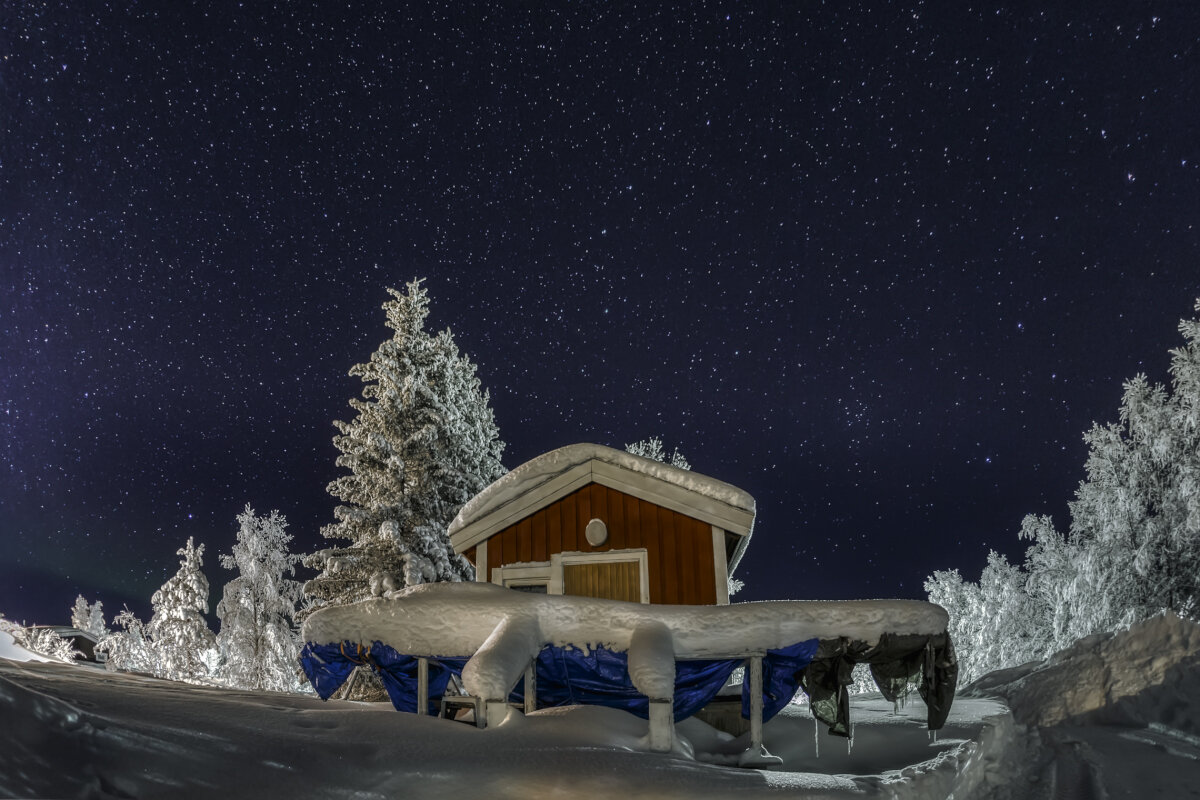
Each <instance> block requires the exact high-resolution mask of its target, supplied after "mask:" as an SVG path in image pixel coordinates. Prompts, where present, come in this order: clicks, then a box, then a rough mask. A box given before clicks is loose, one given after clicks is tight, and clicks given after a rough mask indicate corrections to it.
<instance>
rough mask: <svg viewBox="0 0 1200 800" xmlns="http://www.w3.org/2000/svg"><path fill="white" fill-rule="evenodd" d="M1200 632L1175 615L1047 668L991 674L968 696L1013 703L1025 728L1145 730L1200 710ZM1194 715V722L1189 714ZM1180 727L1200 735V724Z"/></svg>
mask: <svg viewBox="0 0 1200 800" xmlns="http://www.w3.org/2000/svg"><path fill="white" fill-rule="evenodd" d="M1198 667H1200V625H1197V624H1196V623H1195V622H1193V621H1191V620H1186V619H1182V618H1180V617H1178V616H1176V615H1175V614H1173V613H1171V612H1167V613H1165V614H1162V615H1160V616H1157V617H1154V618H1153V619H1149V620H1146V621H1145V622H1141V623H1138V624H1136V625H1133V626H1131V627H1130V628H1128V629H1127V630H1124V631H1121V632H1120V633H1116V634H1096V635H1095V636H1089V637H1087V638H1084V639H1080V640H1079V641H1077V642H1076V643H1075V644H1073V645H1072V646H1071V647H1068V648H1067V649H1065V650H1062V651H1060V652H1058V653H1056V654H1054V655H1053V656H1051V657H1050V658H1048V659H1046V660H1045V661H1043V662H1034V663H1031V664H1025V665H1023V666H1020V667H1014V668H1012V669H1008V670H1001V671H999V672H994V673H991V674H989V675H985V676H984V677H982V678H980V679H979V680H978V681H976V682H975V683H973V684H972V685H971V686H970V687H969V689H968V692H969V693H971V694H973V695H975V696H985V695H994V696H999V697H1003V698H1004V699H1005V700H1007V701H1008V703H1009V705H1010V706H1011V708H1012V710H1013V715H1014V716H1015V717H1016V720H1017V722H1019V723H1021V724H1024V725H1029V726H1036V727H1039V728H1045V727H1050V726H1054V725H1059V724H1062V723H1064V722H1068V721H1070V722H1073V723H1081V722H1099V723H1107V724H1123V725H1145V724H1147V723H1148V722H1152V721H1155V720H1162V719H1167V720H1175V718H1176V717H1177V716H1179V715H1180V711H1181V709H1186V708H1188V707H1189V706H1192V705H1200V669H1198ZM1184 716H1188V715H1186V714H1185V715H1184ZM1191 719H1195V720H1196V721H1194V722H1193V721H1190V719H1185V720H1182V721H1180V723H1179V724H1181V725H1185V727H1187V728H1188V729H1189V730H1190V731H1191V732H1193V733H1200V718H1198V717H1195V716H1192V717H1191Z"/></svg>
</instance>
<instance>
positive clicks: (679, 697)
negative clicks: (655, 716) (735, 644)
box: [512, 647, 741, 722]
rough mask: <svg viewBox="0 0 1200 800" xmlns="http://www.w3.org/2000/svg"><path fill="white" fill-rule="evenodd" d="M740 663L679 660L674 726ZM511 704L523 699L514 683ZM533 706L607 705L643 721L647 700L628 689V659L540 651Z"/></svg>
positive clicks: (598, 652) (597, 652)
mask: <svg viewBox="0 0 1200 800" xmlns="http://www.w3.org/2000/svg"><path fill="white" fill-rule="evenodd" d="M740 663H741V662H740V661H739V660H732V661H729V660H726V661H679V662H676V664H675V704H674V713H675V721H676V722H678V721H679V720H682V719H687V718H688V717H690V716H691V715H692V714H695V713H696V712H697V711H699V710H700V709H701V708H703V707H704V706H705V705H706V704H707V703H708V701H709V700H711V699H712V698H713V697H715V696H716V694H717V692H719V691H720V690H721V687H722V686H724V685H725V684H726V682H728V680H729V675H730V673H732V672H733V670H734V668H735V667H736V666H737V665H738V664H740ZM512 699H513V700H514V701H515V702H523V701H524V699H525V686H524V685H523V683H518V684H517V688H516V690H515V691H513V693H512ZM537 700H538V706H543V707H547V706H574V705H587V706H608V707H610V708H620V709H622V710H624V711H628V712H630V713H632V714H637V715H638V716H639V717H641V718H643V719H646V718H648V717H649V716H650V699H649V698H648V697H646V696H645V695H643V694H641V693H640V692H639V691H638V690H637V689H635V688H634V687H633V681H632V680H631V679H630V677H629V656H628V654H627V653H621V652H616V651H613V650H609V649H608V648H605V647H592V648H590V649H589V650H587V651H586V652H585V651H583V650H581V649H578V648H564V647H545V648H542V652H541V653H539V654H538V658H537Z"/></svg>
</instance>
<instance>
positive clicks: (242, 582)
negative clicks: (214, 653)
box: [217, 505, 300, 692]
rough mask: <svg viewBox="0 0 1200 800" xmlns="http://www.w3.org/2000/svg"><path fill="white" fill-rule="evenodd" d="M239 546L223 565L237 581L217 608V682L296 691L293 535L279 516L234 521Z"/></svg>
mask: <svg viewBox="0 0 1200 800" xmlns="http://www.w3.org/2000/svg"><path fill="white" fill-rule="evenodd" d="M237 522H238V533H237V543H236V544H234V546H233V552H232V553H231V554H222V555H221V565H222V566H223V567H225V568H226V569H236V570H237V571H238V577H236V578H234V579H233V580H231V581H230V582H229V583H227V584H225V594H224V597H223V598H222V599H221V602H219V603H218V604H217V617H218V618H219V619H220V620H221V630H220V632H219V633H218V634H217V646H218V648H219V649H220V652H221V662H220V667H219V670H218V675H219V677H220V680H221V681H222V682H224V683H226V684H228V685H230V686H235V687H237V688H240V689H256V690H257V689H266V690H270V691H278V692H286V691H294V690H295V689H296V688H297V686H298V678H297V675H298V673H297V666H296V664H297V662H296V659H297V656H298V654H299V652H300V637H299V632H298V631H297V630H296V628H295V625H294V624H293V621H294V617H295V613H296V601H297V599H298V598H299V594H300V584H299V583H298V582H297V581H294V580H290V579H289V578H287V577H286V576H287V575H294V574H295V570H296V562H297V561H299V560H300V557H299V556H295V555H291V554H290V553H288V543H289V542H290V541H291V539H292V537H291V534H289V533H288V532H287V520H286V519H284V517H283V516H282V515H281V514H280V513H279V512H278V511H272V512H271V514H270V515H269V516H262V517H259V516H256V515H255V513H254V509H252V508H251V507H250V506H249V505H247V506H246V510H245V511H244V512H242V513H241V514H239V515H238V517H237Z"/></svg>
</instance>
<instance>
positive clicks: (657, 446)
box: [625, 436, 692, 469]
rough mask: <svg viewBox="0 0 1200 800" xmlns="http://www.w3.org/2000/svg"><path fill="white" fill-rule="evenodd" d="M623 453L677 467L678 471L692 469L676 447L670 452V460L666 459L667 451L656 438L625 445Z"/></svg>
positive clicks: (652, 437) (660, 440)
mask: <svg viewBox="0 0 1200 800" xmlns="http://www.w3.org/2000/svg"><path fill="white" fill-rule="evenodd" d="M625 452H626V453H632V454H633V455H635V456H641V457H642V458H649V459H652V460H654V461H661V462H663V463H664V464H670V465H671V466H672V467H678V468H679V469H691V468H692V465H691V464H689V463H688V460H687V459H686V458H684V456H683V453H681V452H679V448H678V447H676V448H675V450H674V451H672V453H671V456H670V458H668V457H667V451H666V450H664V449H663V443H662V439H660V438H659V437H657V436H651V437H650V438H649V439H642V440H641V441H640V442H634V443H633V444H627V445H625Z"/></svg>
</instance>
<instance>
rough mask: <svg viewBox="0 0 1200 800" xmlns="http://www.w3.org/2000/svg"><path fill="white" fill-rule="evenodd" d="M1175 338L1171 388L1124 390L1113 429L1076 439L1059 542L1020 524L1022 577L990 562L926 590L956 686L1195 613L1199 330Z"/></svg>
mask: <svg viewBox="0 0 1200 800" xmlns="http://www.w3.org/2000/svg"><path fill="white" fill-rule="evenodd" d="M1196 310H1197V311H1200V302H1198V303H1197V305H1196ZM1179 329H1180V332H1181V333H1182V334H1183V336H1184V338H1185V340H1186V343H1185V345H1184V346H1183V347H1180V348H1178V349H1176V350H1172V351H1171V385H1170V386H1169V387H1167V386H1161V385H1156V384H1152V383H1150V382H1149V381H1148V380H1147V379H1146V377H1145V376H1144V375H1138V376H1136V377H1134V378H1133V379H1132V380H1129V381H1127V382H1126V383H1125V386H1124V394H1123V397H1122V401H1121V408H1120V416H1119V420H1118V421H1117V422H1115V423H1111V424H1108V425H1095V426H1093V427H1092V429H1091V430H1090V431H1088V432H1087V433H1086V434H1085V435H1084V441H1085V442H1086V443H1087V445H1088V459H1087V464H1086V479H1085V480H1084V481H1083V482H1082V483H1081V484H1080V486H1079V489H1078V491H1077V492H1076V499H1075V501H1074V502H1072V503H1070V512H1071V523H1070V527H1069V529H1068V531H1067V533H1066V534H1065V535H1064V534H1061V533H1059V531H1058V530H1057V529H1056V528H1055V527H1054V524H1053V522H1052V521H1051V520H1050V518H1048V517H1037V516H1029V517H1026V518H1025V521H1024V522H1023V523H1022V527H1021V533H1020V535H1021V538H1023V539H1028V540H1030V541H1031V542H1032V544H1031V545H1030V546H1029V548H1028V550H1027V551H1026V560H1025V564H1024V566H1023V568H1021V569H1019V570H1018V569H1016V568H1014V567H1010V566H1008V565H1007V563H1006V562H1005V563H1000V561H998V560H996V558H993V559H989V563H988V567H987V568H986V569H985V570H984V574H983V576H982V578H981V580H980V583H979V584H972V583H970V582H967V581H963V580H962V579H961V577H960V576H959V575H958V573H957V572H956V571H955V572H953V573H946V572H937V573H934V575H933V576H932V577H931V578H930V579H929V580H928V581H927V582H926V590H927V591H928V592H929V596H930V598H931V599H932V600H933V601H934V602H937V603H941V604H942V605H944V606H945V607H946V609H947V610H948V611H949V612H950V616H951V625H952V630H951V634H952V636H955V637H956V641H958V642H959V645H960V649H959V653H960V663H962V664H963V665H964V669H963V677H964V680H969V679H970V678H971V677H974V676H977V675H978V674H980V672H981V671H986V670H990V669H998V668H1001V667H1005V666H1010V665H1012V664H1016V663H1020V661H1022V660H1027V659H1029V658H1041V657H1045V656H1047V655H1049V654H1051V653H1053V652H1055V651H1056V650H1059V649H1062V648H1064V647H1066V646H1068V645H1069V644H1071V643H1072V642H1074V641H1075V640H1076V639H1078V638H1080V637H1083V636H1087V635H1090V634H1093V633H1100V632H1105V631H1112V630H1116V629H1118V628H1121V627H1124V626H1126V625H1129V624H1131V623H1133V622H1137V621H1140V620H1144V619H1147V618H1149V617H1151V616H1154V615H1155V614H1157V613H1159V612H1160V611H1162V610H1163V609H1172V610H1175V611H1177V612H1183V613H1187V612H1188V611H1190V610H1192V609H1194V608H1195V607H1196V605H1197V603H1198V602H1200V322H1198V321H1192V320H1184V321H1183V322H1181V323H1180V325H1179ZM993 556H994V554H993ZM972 651H974V652H973V653H972Z"/></svg>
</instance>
